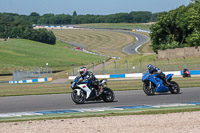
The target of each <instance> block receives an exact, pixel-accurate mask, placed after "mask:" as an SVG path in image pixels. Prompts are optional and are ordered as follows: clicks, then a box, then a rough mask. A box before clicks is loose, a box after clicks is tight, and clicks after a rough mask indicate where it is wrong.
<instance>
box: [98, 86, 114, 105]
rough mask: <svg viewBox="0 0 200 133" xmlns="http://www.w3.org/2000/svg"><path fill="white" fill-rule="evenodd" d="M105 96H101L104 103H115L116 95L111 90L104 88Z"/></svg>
mask: <svg viewBox="0 0 200 133" xmlns="http://www.w3.org/2000/svg"><path fill="white" fill-rule="evenodd" d="M102 93H103V94H102V95H101V97H102V99H103V101H104V102H113V101H114V99H115V94H114V92H113V91H112V90H111V89H110V88H104V89H103V92H102Z"/></svg>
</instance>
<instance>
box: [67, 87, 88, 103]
mask: <svg viewBox="0 0 200 133" xmlns="http://www.w3.org/2000/svg"><path fill="white" fill-rule="evenodd" d="M71 98H72V100H73V101H74V102H75V103H76V104H83V103H85V100H86V95H85V94H84V93H83V91H82V90H81V91H80V95H79V96H78V94H77V90H73V91H72V93H71Z"/></svg>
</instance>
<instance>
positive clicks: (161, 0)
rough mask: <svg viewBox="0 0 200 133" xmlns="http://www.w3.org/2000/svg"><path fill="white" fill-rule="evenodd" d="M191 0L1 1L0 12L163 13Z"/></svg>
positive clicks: (27, 13)
mask: <svg viewBox="0 0 200 133" xmlns="http://www.w3.org/2000/svg"><path fill="white" fill-rule="evenodd" d="M190 2H191V0H0V12H11V13H18V14H26V15H29V14H30V13H31V12H37V13H39V14H40V15H43V14H46V13H54V14H62V13H64V14H70V15H72V13H73V11H76V12H77V14H83V15H84V14H95V15H97V14H99V15H107V14H114V13H119V12H126V13H129V12H131V11H151V12H153V13H155V12H162V11H169V10H171V9H175V8H177V7H179V6H181V5H186V6H187V5H188V4H189V3H190Z"/></svg>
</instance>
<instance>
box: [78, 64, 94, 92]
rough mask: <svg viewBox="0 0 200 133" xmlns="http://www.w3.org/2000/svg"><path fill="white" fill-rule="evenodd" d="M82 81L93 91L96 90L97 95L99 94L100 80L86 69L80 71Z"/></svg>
mask: <svg viewBox="0 0 200 133" xmlns="http://www.w3.org/2000/svg"><path fill="white" fill-rule="evenodd" d="M79 73H80V76H81V80H82V82H84V83H87V86H88V87H89V88H90V89H92V88H94V89H95V90H96V94H97V93H98V91H97V89H98V79H97V78H96V77H95V76H94V74H93V73H92V72H90V71H88V70H87V68H86V67H82V68H80V70H79Z"/></svg>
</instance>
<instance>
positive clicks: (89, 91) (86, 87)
mask: <svg viewBox="0 0 200 133" xmlns="http://www.w3.org/2000/svg"><path fill="white" fill-rule="evenodd" d="M78 86H79V87H80V88H81V89H83V90H84V91H85V92H86V95H87V96H86V99H88V97H89V96H90V94H91V90H90V89H89V88H88V86H87V85H86V84H79V85H78Z"/></svg>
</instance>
